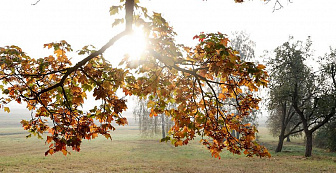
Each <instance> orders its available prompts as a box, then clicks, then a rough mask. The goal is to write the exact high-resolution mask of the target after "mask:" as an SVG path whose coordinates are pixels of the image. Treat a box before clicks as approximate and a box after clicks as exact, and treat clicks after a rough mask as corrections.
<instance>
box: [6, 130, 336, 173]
mask: <svg viewBox="0 0 336 173" xmlns="http://www.w3.org/2000/svg"><path fill="white" fill-rule="evenodd" d="M26 135H27V133H26V132H25V131H23V130H22V129H21V128H9V127H8V128H0V172H336V154H335V153H327V152H325V151H323V150H321V149H316V148H314V153H313V155H314V156H313V157H312V158H304V157H303V154H304V146H303V143H302V141H301V140H300V139H295V140H293V142H291V143H286V142H285V146H284V152H282V153H276V154H275V153H274V152H273V151H271V153H272V158H270V159H268V158H261V159H260V158H246V157H244V156H238V155H232V154H231V153H229V152H223V153H222V154H221V157H222V158H221V159H220V160H218V159H215V158H212V157H211V154H210V153H209V151H208V150H207V149H206V148H204V146H202V145H201V144H200V143H199V142H198V140H195V141H193V142H191V143H190V145H188V146H182V147H174V146H173V145H171V144H170V143H169V142H168V143H161V142H159V137H157V138H141V137H140V135H139V132H138V130H137V128H136V127H134V126H133V127H132V126H131V127H122V128H121V127H120V128H117V130H116V131H115V132H114V133H113V134H112V137H113V140H112V141H111V140H106V139H105V138H103V137H99V138H97V139H95V140H91V141H84V142H83V144H82V150H81V151H80V152H79V153H78V152H71V155H67V156H63V155H62V154H61V153H56V154H54V155H51V156H47V157H45V156H44V152H45V151H46V150H47V145H45V144H44V141H43V140H38V139H36V138H34V137H32V138H29V139H26V138H25V136H26ZM259 136H260V141H261V142H262V143H263V144H265V145H266V146H267V147H269V148H275V146H276V139H275V138H273V137H272V136H270V135H269V134H268V133H267V130H266V129H265V128H261V129H260V133H259Z"/></svg>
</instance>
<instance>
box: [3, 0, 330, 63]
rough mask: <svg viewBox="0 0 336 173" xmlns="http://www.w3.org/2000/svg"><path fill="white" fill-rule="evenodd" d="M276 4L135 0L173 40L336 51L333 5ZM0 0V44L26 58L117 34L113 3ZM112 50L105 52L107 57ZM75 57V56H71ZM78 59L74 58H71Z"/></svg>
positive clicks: (321, 0)
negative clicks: (216, 36)
mask: <svg viewBox="0 0 336 173" xmlns="http://www.w3.org/2000/svg"><path fill="white" fill-rule="evenodd" d="M291 1H292V2H293V3H288V2H287V0H282V1H280V2H282V5H283V6H284V8H283V9H281V10H278V11H275V12H272V11H273V5H274V1H271V2H269V3H268V4H265V3H264V2H263V1H259V0H254V1H248V2H245V3H243V4H236V3H234V0H207V1H203V0H140V2H141V3H142V5H143V6H146V7H148V8H149V10H154V11H156V12H161V13H162V15H163V16H164V17H165V18H166V20H167V21H168V22H169V23H170V24H171V25H172V26H173V27H174V29H175V31H176V32H177V34H178V37H177V42H178V43H185V44H191V43H192V37H193V36H194V35H195V34H198V33H200V32H218V31H220V32H222V33H226V34H228V35H230V34H231V32H233V31H246V32H247V33H249V34H250V38H251V39H252V40H253V41H255V42H256V54H257V56H261V55H262V52H263V50H274V49H275V48H276V47H277V46H279V45H281V44H282V43H283V42H285V41H287V40H288V37H289V35H292V36H294V38H295V39H299V40H305V39H306V38H307V36H311V38H312V41H313V48H314V49H315V50H316V53H315V55H316V57H318V56H320V55H322V54H324V53H326V52H327V51H328V50H329V46H332V47H334V48H336V42H335V40H336V20H335V17H336V10H335V8H336V2H335V1H333V0H309V1H307V0H291ZM35 2H36V0H1V1H0V46H5V45H12V44H14V45H18V46H20V47H21V48H22V49H23V50H24V51H25V52H27V53H28V55H30V56H31V57H35V58H40V57H44V56H47V55H49V54H50V53H52V52H51V51H48V50H46V49H43V44H44V43H49V42H53V41H60V40H66V41H67V42H68V43H70V44H71V45H72V46H73V48H74V50H78V49H80V48H81V47H83V46H84V45H88V44H93V45H95V46H96V47H97V48H99V47H100V46H102V45H103V44H105V43H106V42H107V41H108V40H109V39H110V38H111V37H113V36H114V35H115V34H116V33H117V29H113V28H112V27H111V24H112V22H113V20H114V18H113V17H111V16H110V15H109V8H110V6H111V5H112V4H114V3H116V2H119V0H71V1H69V0H41V1H40V2H39V3H38V4H37V5H31V4H32V3H35ZM113 51H115V50H114V49H110V50H109V51H108V53H107V54H108V55H110V56H112V55H113ZM74 58H75V59H76V57H74ZM77 59H78V57H77Z"/></svg>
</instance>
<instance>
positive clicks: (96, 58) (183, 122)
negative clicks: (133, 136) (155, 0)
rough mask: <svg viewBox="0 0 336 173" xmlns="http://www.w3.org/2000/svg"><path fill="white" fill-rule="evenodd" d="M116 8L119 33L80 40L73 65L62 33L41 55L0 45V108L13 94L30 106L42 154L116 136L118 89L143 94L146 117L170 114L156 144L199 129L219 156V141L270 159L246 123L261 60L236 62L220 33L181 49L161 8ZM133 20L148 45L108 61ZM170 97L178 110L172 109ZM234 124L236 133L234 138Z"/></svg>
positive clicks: (29, 123) (130, 0)
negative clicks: (98, 42)
mask: <svg viewBox="0 0 336 173" xmlns="http://www.w3.org/2000/svg"><path fill="white" fill-rule="evenodd" d="M238 2H242V1H238ZM122 10H126V15H125V18H121V19H116V20H115V22H114V23H113V25H118V24H121V23H123V22H124V21H125V24H126V27H125V30H124V31H122V32H121V33H119V34H117V35H115V36H114V37H113V38H111V40H110V41H109V42H108V43H106V44H105V45H104V46H103V47H102V48H100V49H98V50H96V49H95V48H94V47H93V46H84V47H83V48H82V49H81V50H79V51H78V54H79V56H84V58H83V59H82V60H81V61H80V62H78V63H76V64H74V65H73V64H72V62H71V61H70V57H68V53H69V52H72V51H73V50H72V48H71V45H70V44H69V43H68V42H66V41H64V40H62V41H60V42H52V43H48V44H45V45H44V47H45V48H47V49H51V50H53V54H52V55H50V56H47V57H44V58H33V57H30V56H28V55H27V53H26V52H24V51H23V50H22V49H21V48H20V47H18V46H14V45H12V46H4V47H1V48H0V80H1V81H2V84H0V88H1V90H2V93H3V94H4V95H5V97H2V98H0V107H1V108H3V109H4V110H5V111H6V112H9V111H10V109H9V107H7V106H6V104H8V103H9V102H11V101H16V102H17V103H22V102H25V103H26V104H27V109H29V110H30V111H32V116H31V119H30V120H22V121H21V124H22V126H23V128H24V129H25V130H28V131H29V132H30V133H31V134H34V135H37V136H38V137H40V138H42V135H43V134H44V133H46V132H47V133H46V136H47V137H46V143H48V144H49V149H48V150H47V151H46V152H45V155H48V154H53V153H55V152H58V151H62V152H63V154H64V155H66V154H67V153H68V152H69V151H68V149H69V147H70V148H72V149H73V150H75V151H80V145H81V142H82V140H83V139H88V140H90V139H94V138H96V137H97V136H98V135H99V134H100V135H103V136H105V137H106V138H108V139H112V137H111V131H113V130H115V127H114V126H113V124H112V123H113V122H116V123H117V124H118V125H126V124H127V119H126V118H124V117H122V115H121V114H122V112H124V111H125V110H126V109H127V105H126V99H125V97H122V96H121V97H120V96H118V95H117V94H116V92H117V90H122V91H123V93H124V94H125V95H126V96H127V95H135V96H137V97H139V98H146V99H148V100H149V102H148V104H147V107H148V108H149V109H150V116H158V114H163V113H164V114H165V115H167V116H170V117H171V118H172V119H173V123H174V124H173V126H172V128H171V129H170V132H169V136H167V137H166V138H164V139H162V141H167V140H171V142H172V144H174V145H175V146H181V145H187V144H188V143H189V141H190V140H193V139H195V137H196V136H197V135H200V136H202V140H201V143H202V144H203V145H205V146H206V147H207V148H208V149H209V150H210V152H211V154H212V156H214V157H220V156H219V153H220V152H221V151H222V150H223V149H224V148H227V149H228V150H229V151H230V152H232V153H236V154H240V153H241V152H243V153H244V154H245V155H247V156H252V155H256V156H260V157H263V156H270V154H269V152H268V151H267V149H266V148H265V147H263V146H261V145H259V144H257V143H256V142H255V132H256V131H257V130H256V128H255V127H254V126H251V125H250V124H244V123H243V122H242V120H243V119H244V118H246V117H248V116H249V115H250V113H251V112H252V111H254V110H256V109H258V103H259V101H260V99H259V98H258V97H257V96H256V95H255V94H254V92H256V91H258V88H260V87H266V86H267V77H268V75H267V72H266V71H265V66H264V65H262V64H255V63H253V62H246V61H243V60H241V58H240V57H239V52H238V51H236V50H234V49H233V48H232V47H230V46H228V42H229V39H228V36H227V35H225V34H222V33H220V32H218V33H200V34H198V35H195V37H194V38H193V39H196V40H197V41H198V44H197V45H196V46H194V47H187V46H183V45H181V44H177V43H176V42H175V39H174V38H175V36H176V33H175V32H174V31H173V28H172V27H171V26H170V25H169V24H168V23H167V22H166V20H165V19H164V18H163V17H162V16H161V14H160V13H156V12H153V13H150V12H148V10H147V9H146V8H145V7H142V6H140V3H139V1H137V0H135V1H134V0H126V1H125V0H121V1H120V4H119V5H115V6H112V7H111V8H110V13H111V15H114V14H117V13H119V12H121V11H122ZM132 25H136V26H141V27H142V28H143V30H144V33H145V35H146V39H147V47H146V50H145V51H144V52H143V54H142V55H141V57H138V59H136V60H131V59H129V57H128V56H125V57H124V59H123V60H122V61H121V62H120V64H119V66H112V65H111V63H110V62H109V60H107V59H105V57H104V51H105V50H106V49H108V48H109V47H110V46H112V45H113V44H114V43H115V42H116V41H117V40H118V39H120V38H122V37H124V36H126V35H128V34H130V33H131V32H132ZM218 91H219V92H218ZM88 94H92V95H93V97H94V98H95V100H99V101H100V104H99V105H98V106H94V107H92V108H91V109H90V110H89V111H85V110H84V109H83V107H82V105H83V103H84V102H86V101H88V100H86V98H87V95H88ZM227 100H234V102H230V104H228V102H227ZM171 103H174V104H176V107H169V106H168V105H169V104H171ZM231 110H234V112H232V111H231ZM232 130H235V131H237V132H239V133H240V137H239V138H236V137H234V136H232V135H231V133H230V132H231V131H232Z"/></svg>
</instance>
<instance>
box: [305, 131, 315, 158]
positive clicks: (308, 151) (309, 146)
mask: <svg viewBox="0 0 336 173" xmlns="http://www.w3.org/2000/svg"><path fill="white" fill-rule="evenodd" d="M312 150H313V133H312V132H308V133H306V153H305V157H311V155H312Z"/></svg>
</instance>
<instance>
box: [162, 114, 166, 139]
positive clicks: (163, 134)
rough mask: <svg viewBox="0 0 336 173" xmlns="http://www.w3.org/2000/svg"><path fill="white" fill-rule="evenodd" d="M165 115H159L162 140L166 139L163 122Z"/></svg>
mask: <svg viewBox="0 0 336 173" xmlns="http://www.w3.org/2000/svg"><path fill="white" fill-rule="evenodd" d="M164 118H165V115H164V114H161V126H162V138H165V137H166V131H165V121H164Z"/></svg>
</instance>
